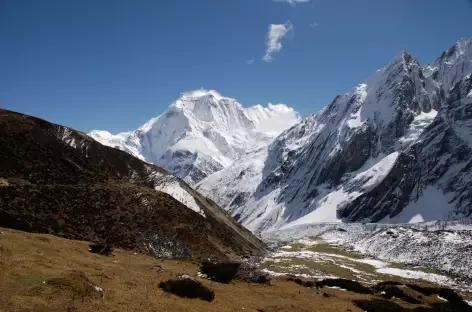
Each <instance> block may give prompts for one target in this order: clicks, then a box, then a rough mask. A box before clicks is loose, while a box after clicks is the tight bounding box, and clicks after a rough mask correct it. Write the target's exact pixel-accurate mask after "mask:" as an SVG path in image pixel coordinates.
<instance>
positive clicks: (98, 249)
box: [89, 243, 113, 257]
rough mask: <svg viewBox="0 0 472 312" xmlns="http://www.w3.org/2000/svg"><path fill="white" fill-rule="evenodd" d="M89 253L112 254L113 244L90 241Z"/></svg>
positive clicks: (108, 255)
mask: <svg viewBox="0 0 472 312" xmlns="http://www.w3.org/2000/svg"><path fill="white" fill-rule="evenodd" d="M89 248H90V249H89V250H90V252H91V253H96V254H99V255H102V256H107V257H110V256H111V255H112V254H113V246H111V245H109V244H105V243H92V244H90V245H89Z"/></svg>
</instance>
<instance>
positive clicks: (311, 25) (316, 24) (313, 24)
mask: <svg viewBox="0 0 472 312" xmlns="http://www.w3.org/2000/svg"><path fill="white" fill-rule="evenodd" d="M316 26H320V24H318V23H317V22H313V23H311V24H310V27H312V28H315V27H316Z"/></svg>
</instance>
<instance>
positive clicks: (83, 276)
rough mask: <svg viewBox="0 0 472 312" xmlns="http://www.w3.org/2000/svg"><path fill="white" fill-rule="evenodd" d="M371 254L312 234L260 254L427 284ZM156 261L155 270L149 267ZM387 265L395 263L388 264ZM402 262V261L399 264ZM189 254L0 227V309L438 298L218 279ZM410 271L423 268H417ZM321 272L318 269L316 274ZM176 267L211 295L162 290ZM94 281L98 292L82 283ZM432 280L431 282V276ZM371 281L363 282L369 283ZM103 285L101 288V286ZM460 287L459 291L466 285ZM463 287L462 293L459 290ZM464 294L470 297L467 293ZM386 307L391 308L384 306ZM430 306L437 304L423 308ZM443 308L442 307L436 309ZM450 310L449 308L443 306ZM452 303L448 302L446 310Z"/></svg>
mask: <svg viewBox="0 0 472 312" xmlns="http://www.w3.org/2000/svg"><path fill="white" fill-rule="evenodd" d="M376 263H378V264H380V263H381V261H379V262H375V261H371V260H367V259H364V257H363V256H361V255H358V254H355V253H350V252H347V251H343V250H342V249H341V248H337V247H335V246H333V245H330V244H327V243H325V242H323V241H320V240H318V239H308V240H305V241H301V242H298V243H295V244H291V245H290V247H284V248H281V249H280V250H278V251H277V252H275V253H273V254H272V255H271V256H270V257H269V258H266V259H265V260H264V263H263V266H264V267H265V268H266V270H269V271H271V272H272V273H273V274H274V275H281V273H285V270H287V273H292V274H293V273H296V274H306V275H305V276H307V277H308V276H312V275H313V276H317V277H321V276H320V275H324V276H325V275H329V276H332V275H334V276H338V277H345V278H348V279H359V280H361V281H363V282H365V284H366V285H367V284H371V283H374V282H378V281H381V280H384V279H389V280H397V281H401V282H409V283H416V284H417V285H420V284H421V285H426V284H428V283H425V282H423V281H421V280H416V279H408V280H405V279H403V278H400V277H395V276H394V275H389V274H383V273H382V272H379V271H378V270H377V269H376V268H377V266H376ZM156 266H161V267H162V269H163V270H162V271H161V272H156V270H153V267H154V268H155V267H156ZM388 267H390V268H397V267H395V266H393V265H389V266H388ZM400 269H403V268H401V267H400ZM198 271H199V265H198V264H197V263H193V262H191V261H181V260H161V259H155V258H152V257H150V256H147V255H144V254H139V253H138V254H137V253H134V252H131V251H125V250H119V249H117V250H115V251H114V254H113V256H111V257H106V256H101V255H97V254H93V253H90V252H89V251H88V243H87V242H84V241H73V240H66V239H62V238H58V237H55V236H51V235H44V234H32V233H25V232H20V231H15V230H11V229H4V228H0V312H7V311H8V312H10V311H15V312H16V311H18V312H20V311H21V312H27V311H31V312H32V311H44V312H45V311H71V312H72V311H117V312H118V311H119V312H121V311H124V312H126V311H140V312H147V311H210V312H211V311H254V312H256V311H263V312H270V311H302V312H304V311H353V312H354V311H365V310H366V308H365V307H367V306H369V307H372V308H371V309H368V310H369V311H378V310H381V311H383V312H386V311H413V309H414V308H415V307H416V308H417V307H429V306H434V305H441V304H445V303H444V298H441V297H438V296H437V295H429V296H428V295H420V294H419V293H416V296H417V297H418V298H422V301H421V303H418V304H411V303H408V302H405V301H402V300H397V299H395V298H385V297H384V296H382V295H380V294H377V293H375V294H361V293H357V292H353V291H345V290H343V289H340V288H342V287H339V288H337V287H334V288H326V287H325V288H321V289H320V288H310V287H303V286H301V285H299V284H297V283H295V282H293V281H290V280H289V279H287V277H283V276H279V277H274V278H273V279H272V281H271V283H270V284H269V285H259V284H249V283H247V282H243V281H233V282H231V283H230V284H220V283H216V282H212V281H209V280H207V279H205V278H200V277H197V276H198ZM415 271H416V272H423V271H422V270H421V269H418V270H415ZM321 273H322V274H321ZM180 274H188V275H190V276H193V277H195V278H196V279H197V280H198V281H200V282H201V283H202V284H204V285H205V286H207V287H208V288H210V289H211V290H213V291H214V293H215V299H214V301H212V302H210V303H209V302H206V301H202V300H198V299H185V298H180V297H177V296H175V295H171V294H168V293H165V292H163V291H162V290H161V289H160V288H159V287H158V284H159V282H162V281H166V280H169V279H172V278H175V277H176V276H178V275H180ZM86 283H91V285H96V289H98V290H100V294H101V295H99V296H97V295H91V293H90V292H87V291H86V288H84V287H85V286H84V285H86ZM430 284H431V283H430ZM367 286H369V285H367ZM101 290H103V292H101ZM464 294H465V293H464ZM465 295H467V294H465ZM468 300H470V299H468ZM389 307H390V310H389V309H388V308H389ZM424 311H435V310H429V309H428V310H424ZM441 311H443V310H441ZM444 311H449V310H444ZM451 311H453V310H451Z"/></svg>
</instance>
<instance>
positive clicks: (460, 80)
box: [197, 39, 472, 231]
mask: <svg viewBox="0 0 472 312" xmlns="http://www.w3.org/2000/svg"><path fill="white" fill-rule="evenodd" d="M471 73H472V40H471V39H463V40H460V41H458V42H457V43H456V44H455V45H454V46H453V47H452V48H450V49H448V50H447V51H445V52H444V53H443V54H442V55H441V57H439V58H438V59H437V60H436V61H435V62H434V63H433V64H431V65H429V66H426V67H424V68H423V67H421V66H420V64H419V62H418V60H416V59H413V57H412V56H410V55H409V54H407V53H401V54H399V55H398V56H397V57H396V58H394V59H393V60H392V61H391V62H390V63H389V64H388V65H387V66H385V67H384V68H383V69H381V70H379V71H377V72H376V73H375V74H374V75H373V76H372V77H371V78H370V79H368V80H367V81H366V83H363V84H360V85H358V86H357V87H355V88H354V89H353V90H352V91H351V92H349V93H347V94H345V95H342V96H337V97H336V98H335V99H334V100H333V101H332V102H331V103H330V104H329V105H328V106H327V107H326V108H325V109H323V110H322V111H321V112H320V113H318V114H316V115H312V116H309V117H307V118H306V119H304V120H303V121H301V122H300V123H299V124H297V125H295V126H293V127H292V128H291V129H289V130H287V131H285V132H284V133H282V134H281V135H280V136H279V137H277V138H276V139H275V141H274V142H273V143H272V144H271V145H270V146H268V147H263V148H260V149H258V150H255V151H252V152H251V153H249V154H247V155H245V156H243V157H241V159H240V160H239V161H236V162H235V163H234V164H233V165H231V166H230V167H228V168H226V169H224V170H222V171H220V172H217V173H216V174H214V175H212V176H210V177H208V178H207V179H205V180H203V181H202V182H201V183H200V184H199V185H197V189H198V190H199V191H200V192H202V193H203V194H207V195H208V196H209V197H211V198H213V199H214V200H215V201H216V202H218V203H219V204H220V205H222V206H223V207H226V208H227V209H228V210H229V211H230V213H231V214H232V215H233V216H235V217H236V218H237V219H238V220H240V221H241V222H242V224H244V225H245V226H247V227H248V228H249V229H251V230H254V231H263V230H267V229H271V228H272V229H273V228H280V227H282V226H291V225H297V224H304V223H313V222H326V221H329V222H340V221H347V222H361V221H362V222H367V221H368V222H394V223H395V222H418V221H428V220H438V219H449V218H461V217H467V216H470V215H471V213H472V193H471V190H470V186H469V185H470V181H471V179H472V173H471V172H472V170H470V167H471V166H472V154H471V147H472V141H471V137H472V114H471V109H472V105H471V100H472V93H471V84H470V79H471V78H470V75H471Z"/></svg>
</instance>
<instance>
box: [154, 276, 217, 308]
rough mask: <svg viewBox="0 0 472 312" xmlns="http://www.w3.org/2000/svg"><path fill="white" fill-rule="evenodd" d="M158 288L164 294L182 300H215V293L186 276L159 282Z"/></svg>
mask: <svg viewBox="0 0 472 312" xmlns="http://www.w3.org/2000/svg"><path fill="white" fill-rule="evenodd" d="M159 288H161V289H162V290H163V291H165V292H168V293H171V294H174V295H177V296H179V297H184V298H190V299H201V300H205V301H208V302H211V301H213V299H215V293H214V292H213V291H212V290H211V289H209V288H208V287H206V286H204V285H203V284H202V283H200V282H199V281H197V280H195V279H193V278H191V277H190V276H187V275H183V276H179V277H178V278H177V279H174V280H168V281H166V282H161V283H160V284H159Z"/></svg>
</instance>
